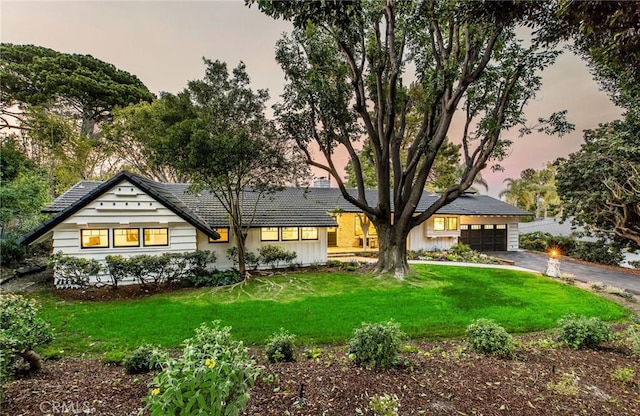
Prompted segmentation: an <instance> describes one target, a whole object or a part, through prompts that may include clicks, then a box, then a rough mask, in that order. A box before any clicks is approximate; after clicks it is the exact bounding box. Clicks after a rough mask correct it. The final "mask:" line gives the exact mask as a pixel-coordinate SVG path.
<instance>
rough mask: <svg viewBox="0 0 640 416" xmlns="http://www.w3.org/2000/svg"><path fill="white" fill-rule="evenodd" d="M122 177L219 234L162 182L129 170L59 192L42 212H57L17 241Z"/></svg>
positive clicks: (34, 235) (30, 238) (37, 233)
mask: <svg viewBox="0 0 640 416" xmlns="http://www.w3.org/2000/svg"><path fill="white" fill-rule="evenodd" d="M124 180H127V181H129V182H131V183H132V184H134V185H136V186H137V187H138V188H140V189H141V190H143V191H144V192H146V193H147V194H149V195H150V196H152V197H153V198H154V199H155V200H157V201H158V202H160V203H162V204H163V205H164V206H165V207H167V208H168V209H169V210H171V211H172V212H173V213H174V214H176V215H178V216H179V217H181V218H182V219H184V220H185V221H186V222H188V223H189V224H191V225H193V226H194V227H195V228H197V229H198V230H200V231H202V232H203V233H204V234H205V235H207V236H209V237H211V238H214V239H218V238H220V235H219V234H218V233H217V232H216V231H214V230H213V229H211V227H210V226H209V225H208V224H207V223H206V222H205V221H204V220H203V219H202V218H201V217H200V216H199V215H197V214H196V213H194V212H193V211H192V210H191V209H190V208H189V207H187V206H186V205H185V204H184V203H183V202H182V201H181V200H180V199H178V198H177V197H176V196H175V195H173V194H171V193H169V192H167V191H166V190H164V189H163V188H162V186H161V185H162V184H160V183H158V182H154V181H151V180H149V179H146V178H143V177H141V176H138V175H134V174H132V173H129V172H120V173H118V174H117V175H116V176H114V177H113V178H111V179H109V180H108V181H106V182H102V183H100V182H80V183H79V184H76V185H75V186H73V187H72V188H71V189H70V190H69V191H68V192H65V194H64V195H62V196H60V197H59V198H57V199H56V200H55V201H53V202H52V203H51V204H49V205H48V206H46V207H45V208H44V209H43V212H47V213H54V212H55V213H56V214H55V215H54V216H53V217H51V218H49V219H48V220H47V221H45V222H44V223H43V224H41V225H40V226H39V227H37V228H36V229H35V230H33V231H31V232H30V233H28V234H26V235H25V236H24V237H22V238H21V239H20V240H19V241H18V242H19V243H20V244H31V243H33V242H34V241H36V240H37V239H38V238H40V237H41V236H42V235H44V234H46V233H47V232H49V231H50V230H51V229H52V228H53V227H55V226H56V225H58V224H60V223H61V222H62V221H64V220H66V219H67V218H69V217H71V216H72V215H73V214H75V213H76V212H78V211H79V210H80V209H82V207H84V206H86V205H87V204H88V203H90V202H91V201H93V200H94V199H96V198H97V197H99V196H100V195H102V194H104V193H105V192H107V191H108V190H109V189H111V188H113V187H114V186H116V185H117V184H119V183H120V182H122V181H124Z"/></svg>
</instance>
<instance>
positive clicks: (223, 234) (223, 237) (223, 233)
mask: <svg viewBox="0 0 640 416" xmlns="http://www.w3.org/2000/svg"><path fill="white" fill-rule="evenodd" d="M214 230H215V231H216V232H217V233H218V234H220V238H218V239H217V240H214V239H213V238H211V237H209V242H210V243H228V242H229V229H228V228H214Z"/></svg>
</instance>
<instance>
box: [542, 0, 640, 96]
mask: <svg viewBox="0 0 640 416" xmlns="http://www.w3.org/2000/svg"><path fill="white" fill-rule="evenodd" d="M555 15H556V19H555V20H554V21H555V25H554V26H551V27H550V28H549V29H548V31H547V35H546V36H547V37H548V38H553V39H557V38H558V37H559V36H560V37H563V38H565V39H573V44H574V49H575V50H576V51H577V52H579V53H580V54H582V56H584V57H585V58H586V59H588V61H589V62H590V64H591V66H592V70H593V72H594V74H595V75H596V78H597V79H598V80H599V81H600V83H601V85H603V87H604V88H605V89H606V90H607V92H608V93H609V94H610V95H611V96H612V97H613V98H614V100H615V101H616V102H617V103H619V104H621V105H623V106H625V105H626V103H633V102H635V101H637V97H638V95H639V93H640V87H639V86H638V80H640V7H638V3H637V2H635V1H602V0H589V1H578V0H560V1H559V2H558V7H557V9H556V13H555ZM630 91H635V92H634V93H633V94H629V92H630Z"/></svg>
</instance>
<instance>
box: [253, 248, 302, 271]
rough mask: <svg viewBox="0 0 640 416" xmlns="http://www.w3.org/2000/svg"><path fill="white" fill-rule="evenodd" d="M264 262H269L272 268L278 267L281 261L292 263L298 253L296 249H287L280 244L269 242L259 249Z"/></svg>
mask: <svg viewBox="0 0 640 416" xmlns="http://www.w3.org/2000/svg"><path fill="white" fill-rule="evenodd" d="M258 252H259V253H260V257H261V258H262V262H263V263H264V264H268V265H269V266H271V268H273V269H275V268H277V267H278V265H279V264H280V262H284V263H285V264H287V265H290V264H291V263H292V262H293V261H294V260H295V259H296V257H298V254H297V253H296V252H295V251H287V250H285V249H283V248H282V247H280V246H276V245H272V244H267V245H264V246H262V247H260V248H259V249H258Z"/></svg>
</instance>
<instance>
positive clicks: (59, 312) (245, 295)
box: [37, 265, 629, 355]
mask: <svg viewBox="0 0 640 416" xmlns="http://www.w3.org/2000/svg"><path fill="white" fill-rule="evenodd" d="M37 297H38V299H39V300H40V302H41V304H42V316H43V317H44V318H45V319H46V320H47V321H49V322H51V323H52V325H53V327H54V328H55V329H56V334H57V337H56V340H55V341H54V344H52V347H53V348H57V349H59V350H63V351H64V354H68V355H77V354H86V353H89V354H102V353H104V352H107V351H112V350H133V349H134V348H136V347H137V346H139V345H142V344H144V343H153V344H154V345H158V346H159V347H177V346H179V345H180V343H181V342H182V340H183V339H186V338H188V337H189V336H190V335H191V333H192V331H193V330H194V329H195V328H197V327H198V326H199V325H200V324H201V323H202V322H207V321H211V320H213V319H217V320H220V321H221V322H222V324H223V325H225V326H227V325H228V326H231V327H233V330H234V336H235V337H236V338H237V339H239V340H242V341H244V342H245V343H248V344H263V343H265V340H266V339H268V338H269V336H270V335H272V334H273V333H275V332H277V331H279V330H280V329H281V328H284V329H286V330H287V331H289V332H291V333H293V334H296V336H297V341H298V342H299V343H300V344H322V343H334V342H344V341H346V340H347V339H349V338H350V337H351V336H352V335H353V329H354V328H356V327H358V326H360V324H361V323H362V322H384V321H388V320H390V319H393V320H394V321H395V322H397V323H399V324H400V325H401V327H402V330H403V332H405V333H406V334H407V335H408V336H410V337H412V338H420V337H428V338H445V337H452V336H463V335H464V332H465V328H466V327H467V325H469V323H471V322H472V321H473V320H476V319H480V318H487V319H493V320H495V321H496V322H500V324H501V325H502V326H503V327H504V328H505V329H506V330H507V331H508V332H509V333H522V332H530V331H538V330H543V329H548V328H553V327H555V325H556V322H557V320H558V319H560V318H561V317H562V316H564V315H566V314H568V313H576V314H581V315H586V316H598V317H601V318H602V319H604V320H616V319H623V318H625V317H627V316H628V315H629V312H628V311H627V310H626V309H624V308H623V307H622V306H619V305H617V304H615V303H613V302H611V301H609V300H606V299H603V298H601V297H598V296H596V295H594V294H591V293H588V292H586V291H583V290H580V289H577V288H575V287H570V286H566V285H563V284H561V283H559V282H557V281H553V280H551V279H548V278H545V277H541V276H537V275H534V274H530V273H525V272H520V271H513V270H504V269H484V268H483V269H478V268H464V267H447V266H439V265H438V266H425V265H415V266H414V273H413V274H412V275H410V276H408V277H407V278H406V279H405V280H404V281H402V282H400V281H397V280H395V279H393V278H380V277H374V276H373V275H372V274H370V273H353V272H347V271H344V272H340V271H337V272H332V273H325V272H321V271H317V272H316V271H314V272H306V273H302V272H300V273H298V272H296V273H282V274H277V275H274V276H270V277H260V278H254V279H251V280H250V281H248V282H244V283H241V284H236V285H233V286H229V287H222V288H202V289H184V290H180V291H176V292H173V293H163V294H159V295H155V296H151V297H147V298H141V299H135V300H122V301H111V302H95V301H94V302H88V301H69V300H62V299H60V298H58V297H56V296H54V295H52V294H49V293H39V294H38V295H37ZM328 311H330V313H329V312H328ZM266 317H268V319H267V318H266Z"/></svg>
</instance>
